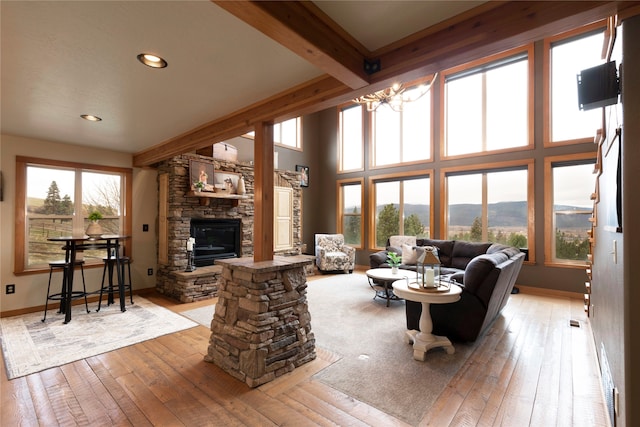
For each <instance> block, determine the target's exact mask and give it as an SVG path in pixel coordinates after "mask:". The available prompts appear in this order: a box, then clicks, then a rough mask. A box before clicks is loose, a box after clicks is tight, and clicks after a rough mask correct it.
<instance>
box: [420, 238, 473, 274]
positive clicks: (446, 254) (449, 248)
mask: <svg viewBox="0 0 640 427" xmlns="http://www.w3.org/2000/svg"><path fill="white" fill-rule="evenodd" d="M454 242H455V240H434V239H418V241H417V244H418V246H435V247H436V248H438V258H439V259H440V264H441V267H454V266H452V265H451V254H452V252H453V244H454ZM463 268H464V267H463Z"/></svg>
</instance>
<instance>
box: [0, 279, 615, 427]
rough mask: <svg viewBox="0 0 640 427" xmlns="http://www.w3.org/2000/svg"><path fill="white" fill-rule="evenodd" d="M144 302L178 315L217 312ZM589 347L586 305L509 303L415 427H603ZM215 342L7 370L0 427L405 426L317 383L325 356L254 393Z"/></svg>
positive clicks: (192, 335)
mask: <svg viewBox="0 0 640 427" xmlns="http://www.w3.org/2000/svg"><path fill="white" fill-rule="evenodd" d="M145 297H147V298H148V299H150V300H152V301H154V302H156V303H158V304H161V305H163V306H165V307H167V308H170V309H172V310H174V311H177V312H181V311H185V310H189V309H192V308H197V307H199V306H202V305H204V304H210V303H211V302H212V301H208V302H199V303H193V304H176V303H174V302H173V301H170V300H167V299H165V298H164V297H162V296H158V295H145ZM570 319H576V320H579V321H580V326H581V327H571V326H569V320H570ZM591 336H592V335H591V330H590V327H589V323H588V320H587V318H586V317H585V314H584V312H583V310H582V301H579V300H571V299H569V298H564V297H562V298H559V297H549V296H540V295H533V294H525V293H523V292H521V293H520V294H517V295H512V297H511V300H510V301H509V304H508V305H507V307H506V309H505V310H504V311H503V313H502V315H501V316H500V317H499V318H498V319H497V321H496V322H495V323H494V326H493V328H492V330H491V332H490V333H489V334H487V335H486V336H485V337H484V338H482V339H481V340H480V341H479V342H478V347H477V349H476V351H475V352H474V353H473V354H472V355H471V356H470V358H469V360H468V361H467V362H466V364H465V365H464V366H463V367H462V369H460V371H459V372H458V373H457V374H456V375H455V377H454V378H453V379H452V381H451V382H450V384H449V386H448V387H447V388H446V389H445V390H444V391H443V393H442V394H441V396H440V397H439V398H438V400H437V401H436V402H435V404H434V405H433V407H432V409H431V411H429V412H428V414H427V415H426V417H425V418H424V419H423V420H422V421H421V422H420V424H419V425H420V426H423V425H424V426H428V425H429V426H438V427H440V426H507V427H511V426H514V427H516V426H517V427H522V426H563V427H564V426H580V427H582V426H590V427H591V426H608V425H609V424H608V421H607V415H606V408H605V406H604V399H603V397H602V393H601V388H600V382H599V381H600V377H599V373H598V368H597V362H596V356H595V349H594V345H593V340H592V338H591ZM208 340H209V330H208V329H207V328H205V327H203V326H198V327H196V328H192V329H189V330H186V331H182V332H177V333H174V334H171V335H167V336H164V337H160V338H157V339H154V340H151V341H147V342H143V343H140V344H136V345H133V346H130V347H126V348H123V349H120V350H116V351H112V352H109V353H106V354H101V355H98V356H94V357H90V358H87V359H83V360H80V361H77V362H74V363H71V364H68V365H64V366H61V367H59V368H53V369H49V370H47V371H44V372H41V373H37V374H32V375H29V376H26V377H22V378H17V379H14V380H11V381H9V380H7V376H6V372H5V370H4V369H2V378H1V379H0V381H1V396H0V403H1V404H2V410H1V412H2V415H1V419H0V425H2V426H37V425H40V426H57V425H61V426H74V425H90V426H109V425H117V426H127V425H132V426H136V427H137V426H149V425H157V426H241V425H243V426H315V425H320V426H329V425H333V426H335V425H338V426H366V425H371V426H407V425H408V424H406V423H404V422H402V421H401V420H398V419H396V418H394V417H392V416H390V415H388V414H385V413H383V412H381V411H379V410H378V409H376V408H374V407H371V406H369V405H367V404H364V403H362V402H359V401H357V400H355V399H354V398H352V397H351V396H348V395H346V394H343V393H342V392H340V391H337V390H335V389H332V388H331V387H328V386H326V385H324V384H322V383H320V382H318V381H315V380H314V379H313V378H312V376H313V374H315V373H316V372H318V371H320V370H322V369H323V368H325V367H326V366H328V365H329V364H331V363H332V362H334V361H335V360H336V357H337V356H335V355H334V354H332V353H330V352H327V351H325V350H323V349H322V348H317V354H318V357H317V358H316V360H314V361H313V362H310V363H307V364H306V365H303V366H302V367H300V368H298V369H296V370H294V371H293V372H291V373H290V374H287V375H285V376H283V377H280V378H278V379H276V380H275V381H272V382H270V383H268V384H265V385H263V386H261V387H259V388H256V389H250V388H249V387H247V386H246V385H244V384H243V383H241V382H239V381H237V380H235V379H233V378H232V377H230V376H229V375H227V374H226V373H224V372H223V371H221V370H220V369H218V368H217V367H216V366H215V365H213V364H210V363H206V362H204V361H203V356H204V354H206V351H207V345H208ZM2 363H4V361H2ZM354 375H357V373H356V372H354ZM380 392H381V393H384V384H380ZM389 399H393V396H389Z"/></svg>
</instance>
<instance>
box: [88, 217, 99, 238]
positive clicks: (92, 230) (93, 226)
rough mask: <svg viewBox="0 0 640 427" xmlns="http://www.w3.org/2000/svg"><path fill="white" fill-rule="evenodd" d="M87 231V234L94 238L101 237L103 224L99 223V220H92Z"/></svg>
mask: <svg viewBox="0 0 640 427" xmlns="http://www.w3.org/2000/svg"><path fill="white" fill-rule="evenodd" d="M85 233H86V234H87V236H89V237H92V238H94V239H95V238H97V237H100V236H102V226H101V225H100V224H99V223H98V221H91V223H89V226H88V227H87V230H86V231H85Z"/></svg>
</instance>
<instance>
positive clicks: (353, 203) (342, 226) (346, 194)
mask: <svg viewBox="0 0 640 427" xmlns="http://www.w3.org/2000/svg"><path fill="white" fill-rule="evenodd" d="M363 183H364V180H363V179H362V178H359V179H356V180H343V181H338V198H339V199H338V206H339V211H338V212H339V215H338V232H339V233H342V234H344V241H345V243H346V244H348V245H350V246H353V247H354V248H359V249H361V248H363V247H364V242H363V236H362V233H363V222H362V203H363V201H364V192H363Z"/></svg>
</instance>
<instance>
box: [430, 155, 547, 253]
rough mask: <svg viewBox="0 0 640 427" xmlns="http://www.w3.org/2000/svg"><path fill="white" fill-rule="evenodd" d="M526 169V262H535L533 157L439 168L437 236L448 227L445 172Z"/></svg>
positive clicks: (442, 233) (490, 171)
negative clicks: (438, 222) (438, 221)
mask: <svg viewBox="0 0 640 427" xmlns="http://www.w3.org/2000/svg"><path fill="white" fill-rule="evenodd" d="M525 167H526V169H527V247H528V250H529V259H528V261H526V264H529V265H533V264H535V262H536V255H535V254H536V239H535V161H534V159H524V160H512V161H508V162H492V163H484V164H474V165H469V166H456V167H449V168H442V169H441V170H440V188H441V192H440V211H441V213H442V215H441V216H440V233H441V236H439V238H441V239H443V238H444V237H443V236H444V233H445V231H446V230H447V229H448V228H447V227H448V225H449V224H448V221H447V219H448V216H449V215H448V206H449V203H448V198H447V195H448V188H447V179H446V178H447V174H451V173H455V172H469V173H492V172H500V171H502V170H508V169H514V168H525Z"/></svg>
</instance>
